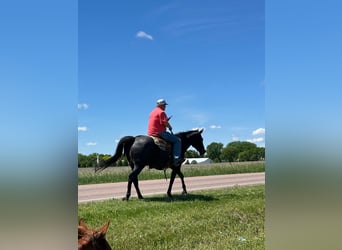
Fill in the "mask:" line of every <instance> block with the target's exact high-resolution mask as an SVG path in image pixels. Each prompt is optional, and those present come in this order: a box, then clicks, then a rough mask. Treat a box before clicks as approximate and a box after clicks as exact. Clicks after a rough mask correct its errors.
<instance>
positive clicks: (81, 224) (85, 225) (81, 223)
mask: <svg viewBox="0 0 342 250" xmlns="http://www.w3.org/2000/svg"><path fill="white" fill-rule="evenodd" d="M78 225H79V226H80V227H84V228H85V229H88V226H87V224H85V222H84V220H83V219H82V218H81V219H80V221H79V223H78Z"/></svg>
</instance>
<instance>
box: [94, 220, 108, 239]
mask: <svg viewBox="0 0 342 250" xmlns="http://www.w3.org/2000/svg"><path fill="white" fill-rule="evenodd" d="M109 223H110V221H109V220H108V221H107V223H105V224H104V225H103V226H102V227H101V228H100V229H98V230H97V231H98V233H100V234H101V236H103V237H104V236H105V235H106V233H107V230H108V227H109Z"/></svg>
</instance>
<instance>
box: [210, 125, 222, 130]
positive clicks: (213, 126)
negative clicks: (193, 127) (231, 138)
mask: <svg viewBox="0 0 342 250" xmlns="http://www.w3.org/2000/svg"><path fill="white" fill-rule="evenodd" d="M209 128H212V129H216V128H221V126H220V125H211V126H209Z"/></svg>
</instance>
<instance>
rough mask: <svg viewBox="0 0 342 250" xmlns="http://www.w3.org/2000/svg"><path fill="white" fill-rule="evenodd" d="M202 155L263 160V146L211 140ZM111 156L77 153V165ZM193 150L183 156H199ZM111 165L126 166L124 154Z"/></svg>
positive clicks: (228, 159)
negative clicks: (224, 144) (224, 143)
mask: <svg viewBox="0 0 342 250" xmlns="http://www.w3.org/2000/svg"><path fill="white" fill-rule="evenodd" d="M206 150H207V152H206V153H205V155H204V156H203V157H207V158H210V159H211V160H212V161H213V162H238V161H240V162H241V161H259V160H265V148H264V147H257V145H256V144H254V143H251V142H247V141H234V142H230V143H228V144H227V145H226V146H225V147H224V146H223V144H222V143H220V142H212V143H210V144H209V145H208V146H207V148H206ZM110 157H111V155H108V154H98V153H92V154H90V155H83V154H80V153H79V154H78V167H79V168H86V167H94V166H95V165H96V163H97V161H98V160H99V161H104V160H107V159H109V158H110ZM199 157H200V155H199V154H198V152H197V151H195V150H191V149H190V150H188V151H187V152H185V158H199ZM112 166H128V161H127V159H126V157H125V156H121V158H120V159H119V160H118V161H117V162H115V163H113V164H112Z"/></svg>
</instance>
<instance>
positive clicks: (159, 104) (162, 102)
mask: <svg viewBox="0 0 342 250" xmlns="http://www.w3.org/2000/svg"><path fill="white" fill-rule="evenodd" d="M157 105H158V106H162V105H167V103H166V101H165V100H164V99H159V100H158V101H157Z"/></svg>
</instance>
